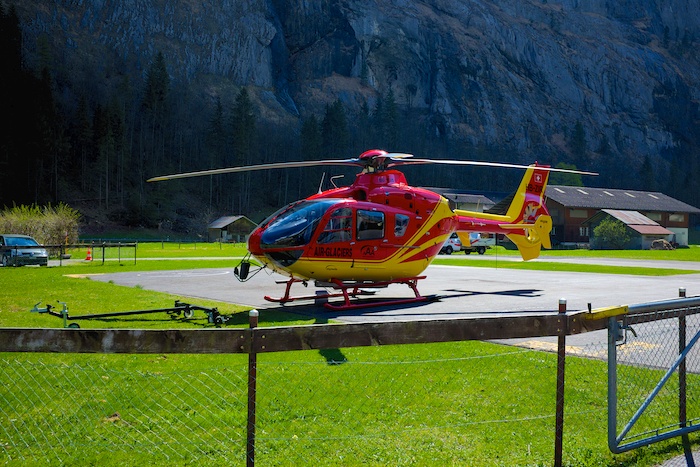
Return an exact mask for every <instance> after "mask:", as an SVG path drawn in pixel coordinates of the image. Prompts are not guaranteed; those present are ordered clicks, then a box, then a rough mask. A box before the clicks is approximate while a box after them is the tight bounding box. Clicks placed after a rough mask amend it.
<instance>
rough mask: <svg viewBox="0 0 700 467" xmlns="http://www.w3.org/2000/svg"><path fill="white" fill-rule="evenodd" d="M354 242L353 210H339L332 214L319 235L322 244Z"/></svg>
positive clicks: (319, 241)
mask: <svg viewBox="0 0 700 467" xmlns="http://www.w3.org/2000/svg"><path fill="white" fill-rule="evenodd" d="M351 240H352V209H350V208H338V209H336V210H335V211H333V213H331V217H330V219H328V222H327V223H326V226H325V227H324V228H323V231H322V232H321V233H320V234H319V236H318V240H317V242H318V243H320V244H325V243H337V242H349V241H351Z"/></svg>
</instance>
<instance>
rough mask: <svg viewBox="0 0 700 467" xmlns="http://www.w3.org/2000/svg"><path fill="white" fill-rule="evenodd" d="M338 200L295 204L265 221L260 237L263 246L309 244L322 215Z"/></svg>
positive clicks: (284, 246) (298, 245)
mask: <svg viewBox="0 0 700 467" xmlns="http://www.w3.org/2000/svg"><path fill="white" fill-rule="evenodd" d="M335 202H336V201H334V200H323V201H305V202H302V203H298V204H293V205H290V206H288V207H287V209H286V210H282V211H281V212H278V213H276V214H275V216H274V217H272V218H271V220H268V221H265V225H266V228H265V231H264V232H263V234H262V235H261V237H260V245H261V246H262V247H263V248H287V247H302V246H304V245H307V244H308V243H309V241H310V240H311V236H312V235H313V233H314V232H315V230H316V226H317V225H318V223H319V222H320V220H321V217H323V215H324V214H325V213H326V211H327V210H328V208H329V207H331V206H332V205H333V204H334V203H335Z"/></svg>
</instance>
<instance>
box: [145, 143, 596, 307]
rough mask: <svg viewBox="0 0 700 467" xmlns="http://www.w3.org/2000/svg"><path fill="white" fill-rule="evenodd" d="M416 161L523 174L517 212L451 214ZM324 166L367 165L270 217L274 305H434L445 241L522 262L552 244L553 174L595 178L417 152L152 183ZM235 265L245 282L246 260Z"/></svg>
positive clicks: (268, 254) (263, 259)
mask: <svg viewBox="0 0 700 467" xmlns="http://www.w3.org/2000/svg"><path fill="white" fill-rule="evenodd" d="M412 164H454V165H483V166H492V167H494V166H495V167H511V168H520V169H525V175H524V176H523V178H522V181H521V182H520V186H519V187H518V189H517V191H516V192H515V195H514V196H513V198H512V200H511V202H510V206H509V207H508V208H507V210H506V211H505V212H504V213H502V214H492V213H483V212H471V211H464V210H459V209H455V210H452V209H451V208H450V206H449V204H448V201H447V199H446V198H444V197H443V196H441V195H439V194H437V193H435V192H433V191H430V190H427V189H423V188H417V187H413V186H410V185H409V184H408V183H407V181H406V177H405V176H404V174H403V173H402V172H400V171H398V170H396V169H394V168H393V167H396V166H400V165H412ZM320 165H351V166H358V167H360V168H361V171H360V173H358V174H357V175H356V177H355V181H354V182H353V183H352V184H351V185H349V186H346V187H336V188H333V189H330V190H327V191H323V192H319V193H318V194H315V195H312V196H309V197H308V198H306V199H303V200H300V201H296V202H293V203H291V204H289V205H287V206H285V207H284V208H282V209H280V210H279V211H277V212H276V213H274V214H273V215H271V216H270V217H268V218H267V219H266V220H264V221H263V222H262V223H261V224H260V225H259V226H258V227H257V228H256V229H255V230H254V231H253V232H252V233H251V235H250V237H249V239H248V250H249V252H250V255H252V256H253V257H254V258H255V259H257V260H258V261H259V262H260V263H261V264H262V267H267V268H269V269H271V270H273V271H275V272H278V273H280V274H283V275H285V276H287V277H289V279H288V280H287V281H286V291H285V293H284V295H283V296H282V297H281V298H272V297H269V296H266V297H265V299H267V300H269V301H274V302H280V303H287V302H291V301H295V300H309V299H314V300H316V299H319V298H331V297H343V298H344V300H343V302H342V304H340V305H334V304H331V303H326V304H325V306H326V307H328V308H331V309H337V310H348V309H354V308H363V307H368V306H372V307H375V306H379V305H386V304H404V303H414V302H420V301H425V300H429V299H430V297H425V296H422V295H421V294H420V293H419V291H418V288H417V282H418V281H419V280H421V279H424V278H425V276H422V275H421V274H422V273H423V271H425V269H426V268H427V267H428V265H429V264H430V263H431V262H432V261H433V259H434V258H435V257H436V256H437V254H438V253H439V252H440V248H441V247H442V245H443V243H444V242H445V240H447V239H448V238H449V237H450V235H451V234H452V233H453V232H455V231H457V232H485V233H493V234H503V235H506V236H507V237H508V238H509V239H510V240H511V241H513V243H515V245H516V246H517V247H518V250H519V251H520V254H521V256H522V258H523V259H524V260H529V259H533V258H537V257H538V256H539V254H540V247H542V246H543V247H545V248H551V242H550V238H549V233H550V231H551V229H552V218H551V217H550V216H549V213H548V211H547V208H546V206H545V203H544V192H545V187H546V185H547V179H548V177H549V172H551V171H558V172H569V173H572V172H573V173H579V174H587V175H596V174H594V173H591V172H583V171H572V170H567V169H556V168H550V167H548V166H544V165H538V164H537V163H535V164H533V165H530V166H524V165H517V164H502V163H492V162H479V161H461V160H446V159H419V158H414V157H413V156H412V155H410V154H400V153H387V152H386V151H383V150H378V149H372V150H369V151H366V152H364V153H362V154H361V155H360V156H359V157H358V158H353V159H340V160H321V161H300V162H282V163H271V164H259V165H251V166H244V167H230V168H224V169H213V170H204V171H199V172H189V173H182V174H175V175H165V176H161V177H154V178H151V179H149V180H148V181H149V182H151V181H161V180H171V179H176V178H188V177H196V176H202V175H215V174H223V173H232V172H245V171H252V170H267V169H279V168H290V167H310V166H320ZM250 255H249V256H248V257H246V259H244V260H243V262H242V263H241V264H240V266H241V269H240V270H238V268H236V276H237V277H238V278H239V279H240V280H242V281H244V280H246V279H247V277H248V274H249V268H250V262H249V258H250ZM308 281H315V283H316V285H317V286H319V287H324V288H326V289H333V292H328V293H326V294H325V295H322V296H319V295H318V294H315V295H310V296H309V295H307V296H297V297H293V296H291V295H290V291H291V287H292V285H293V284H295V283H303V284H304V285H307V283H308ZM391 284H406V285H407V286H408V287H410V288H411V290H412V291H413V293H414V295H415V296H414V297H410V298H405V299H391V300H389V301H384V302H377V301H366V300H365V301H362V300H360V301H351V298H355V297H357V296H360V295H365V294H372V292H371V291H368V290H367V289H376V288H383V287H387V286H389V285H391Z"/></svg>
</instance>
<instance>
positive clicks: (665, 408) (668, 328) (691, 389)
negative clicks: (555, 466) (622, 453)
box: [614, 310, 700, 445]
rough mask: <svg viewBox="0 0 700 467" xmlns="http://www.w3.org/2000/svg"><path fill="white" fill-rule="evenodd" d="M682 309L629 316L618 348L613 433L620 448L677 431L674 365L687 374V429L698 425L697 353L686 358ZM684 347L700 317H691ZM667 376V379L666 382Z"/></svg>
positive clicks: (697, 350) (695, 331)
mask: <svg viewBox="0 0 700 467" xmlns="http://www.w3.org/2000/svg"><path fill="white" fill-rule="evenodd" d="M682 311H683V310H672V311H664V312H656V313H644V314H639V315H630V316H627V317H626V318H625V321H624V324H623V335H622V340H621V341H620V342H618V344H617V351H616V353H617V395H616V400H615V402H614V403H615V404H616V414H617V417H616V420H615V430H616V431H615V433H616V438H618V439H617V442H618V444H619V445H624V444H628V443H638V442H646V441H644V440H648V441H653V440H654V439H655V438H659V437H663V436H664V434H666V433H669V432H671V431H673V430H677V429H679V428H680V427H681V425H682V424H681V413H680V407H681V399H680V390H681V388H680V381H681V379H680V376H679V375H680V373H679V371H678V368H674V364H675V363H676V361H677V360H678V362H679V363H680V364H681V365H685V367H686V370H687V376H686V384H685V394H686V396H685V401H684V405H685V413H686V414H687V415H686V416H685V419H686V422H685V423H684V424H683V425H685V426H691V425H696V424H698V423H699V422H700V394H699V393H698V387H699V385H700V348H698V346H697V345H694V346H693V347H690V349H689V351H688V353H687V354H686V356H685V358H684V359H680V360H679V354H680V352H681V351H682V350H683V349H681V347H682V346H681V345H680V342H681V341H680V335H681V334H679V333H680V332H681V330H682V327H681V320H680V318H679V316H680V314H681V312H682ZM684 319H685V321H686V325H685V334H686V343H690V342H691V339H692V338H693V337H695V336H696V335H697V334H698V333H699V332H700V317H698V316H697V315H689V316H687V317H686V318H684ZM666 376H668V378H667V379H665V377H666Z"/></svg>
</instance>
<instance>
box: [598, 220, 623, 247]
mask: <svg viewBox="0 0 700 467" xmlns="http://www.w3.org/2000/svg"><path fill="white" fill-rule="evenodd" d="M593 235H594V238H595V240H596V241H595V243H596V246H597V247H598V248H602V249H605V248H611V249H614V250H619V249H622V248H624V247H625V245H627V243H628V242H629V241H630V236H629V235H628V234H627V227H625V224H623V223H622V222H620V221H618V220H613V219H604V220H603V221H602V222H601V223H600V224H598V226H597V227H596V228H595V229H593Z"/></svg>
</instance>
